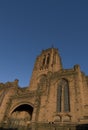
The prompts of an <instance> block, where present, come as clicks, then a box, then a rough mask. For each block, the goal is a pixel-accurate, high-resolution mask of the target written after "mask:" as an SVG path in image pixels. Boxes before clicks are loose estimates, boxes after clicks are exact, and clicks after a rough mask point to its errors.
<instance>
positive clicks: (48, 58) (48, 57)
mask: <svg viewBox="0 0 88 130" xmlns="http://www.w3.org/2000/svg"><path fill="white" fill-rule="evenodd" d="M49 62H50V54H48V56H47V65H48V64H49Z"/></svg>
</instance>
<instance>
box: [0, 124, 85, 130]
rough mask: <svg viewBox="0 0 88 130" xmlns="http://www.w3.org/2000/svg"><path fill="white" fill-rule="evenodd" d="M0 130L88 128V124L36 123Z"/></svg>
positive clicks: (75, 129)
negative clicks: (27, 126) (26, 126)
mask: <svg viewBox="0 0 88 130" xmlns="http://www.w3.org/2000/svg"><path fill="white" fill-rule="evenodd" d="M0 130H88V124H83V125H77V126H75V125H69V124H68V125H63V126H61V125H59V126H58V125H55V124H34V125H32V126H30V128H25V127H20V128H0Z"/></svg>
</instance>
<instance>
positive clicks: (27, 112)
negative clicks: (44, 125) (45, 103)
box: [8, 103, 33, 128]
mask: <svg viewBox="0 0 88 130" xmlns="http://www.w3.org/2000/svg"><path fill="white" fill-rule="evenodd" d="M32 115H33V106H32V105H30V104H27V103H26V104H19V105H17V106H15V107H14V109H13V110H12V111H11V112H10V116H9V120H8V124H9V126H10V128H21V127H27V126H28V125H30V124H31V121H32Z"/></svg>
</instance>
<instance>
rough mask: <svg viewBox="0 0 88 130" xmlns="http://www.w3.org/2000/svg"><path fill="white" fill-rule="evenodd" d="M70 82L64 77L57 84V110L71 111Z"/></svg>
mask: <svg viewBox="0 0 88 130" xmlns="http://www.w3.org/2000/svg"><path fill="white" fill-rule="evenodd" d="M69 98H70V96H69V82H68V80H67V79H64V78H62V79H61V80H59V83H58V85H57V112H69V111H70V99H69Z"/></svg>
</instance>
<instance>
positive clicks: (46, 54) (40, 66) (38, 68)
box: [30, 47, 62, 89]
mask: <svg viewBox="0 0 88 130" xmlns="http://www.w3.org/2000/svg"><path fill="white" fill-rule="evenodd" d="M61 69H62V63H61V58H60V55H59V52H58V49H57V48H53V47H52V48H48V49H46V50H42V52H41V54H40V55H39V56H38V57H37V58H36V62H35V64H34V69H33V72H32V78H31V82H30V87H32V88H33V89H34V88H35V87H34V85H33V84H34V80H35V81H36V83H37V80H38V77H40V76H41V75H47V73H48V72H52V73H53V72H57V71H60V70H61Z"/></svg>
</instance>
